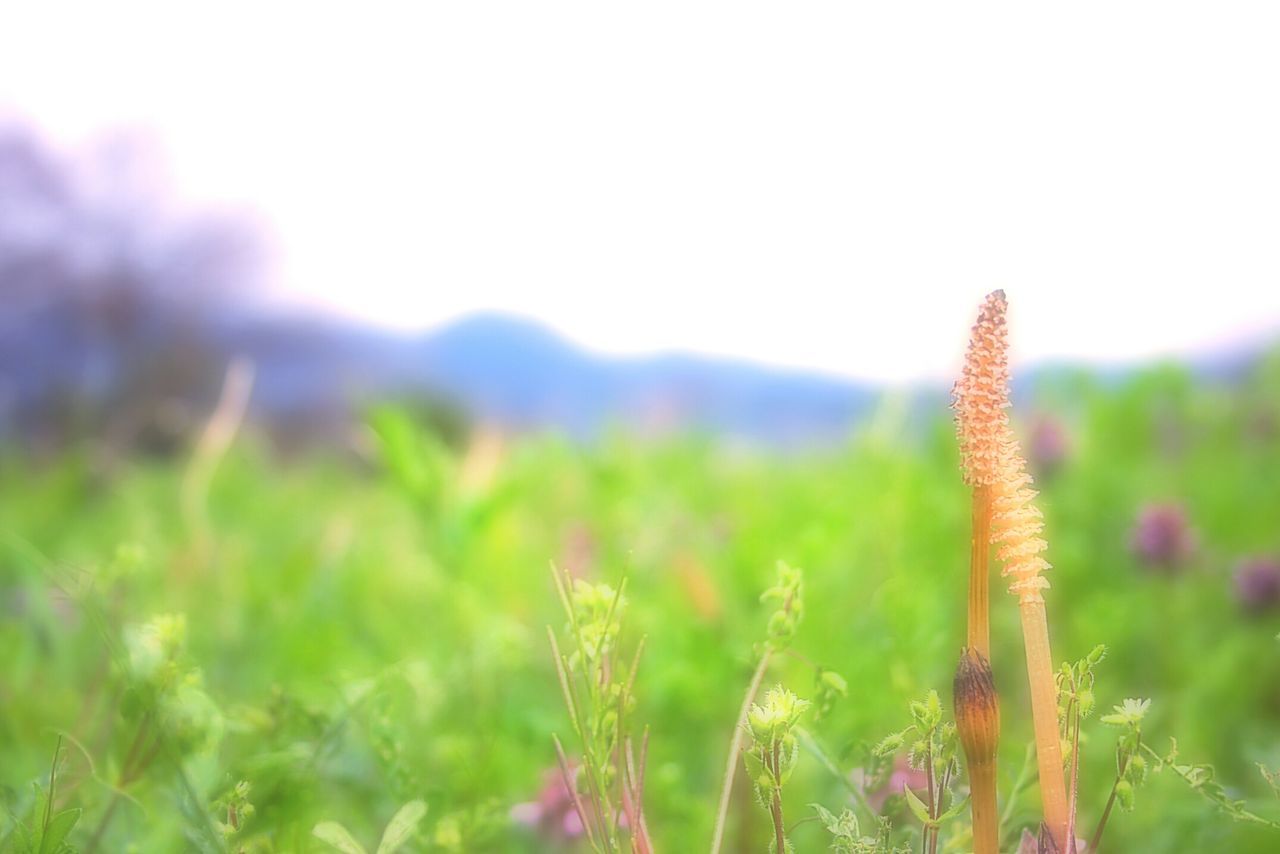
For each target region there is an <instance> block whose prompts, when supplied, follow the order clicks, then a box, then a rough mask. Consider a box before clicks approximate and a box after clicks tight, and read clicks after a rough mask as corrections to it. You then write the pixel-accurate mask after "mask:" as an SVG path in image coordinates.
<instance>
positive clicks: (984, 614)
mask: <svg viewBox="0 0 1280 854" xmlns="http://www.w3.org/2000/svg"><path fill="white" fill-rule="evenodd" d="M990 565H991V487H990V485H988V484H979V485H976V486H974V487H973V535H972V537H971V539H970V545H969V631H968V645H969V647H970V648H971V649H976V650H977V651H978V652H980V653H981V654H982V657H983V658H985V659H987V660H988V661H990V660H991V593H990V584H989V578H990V573H989V567H990Z"/></svg>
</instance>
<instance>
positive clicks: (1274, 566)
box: [1235, 557, 1280, 614]
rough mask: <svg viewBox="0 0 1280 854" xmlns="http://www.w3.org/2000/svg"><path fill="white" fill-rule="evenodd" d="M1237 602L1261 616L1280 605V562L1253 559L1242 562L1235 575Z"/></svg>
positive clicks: (1258, 558) (1265, 558) (1266, 558)
mask: <svg viewBox="0 0 1280 854" xmlns="http://www.w3.org/2000/svg"><path fill="white" fill-rule="evenodd" d="M1235 585H1236V600H1237V601H1238V602H1239V603H1240V607H1241V608H1242V609H1243V610H1245V611H1247V612H1249V613H1251V614H1261V613H1263V612H1264V611H1269V610H1271V609H1273V608H1275V607H1276V606H1277V605H1280V560H1276V559H1275V558H1271V557H1253V558H1248V559H1246V560H1243V561H1241V562H1240V565H1239V566H1238V567H1236V573H1235Z"/></svg>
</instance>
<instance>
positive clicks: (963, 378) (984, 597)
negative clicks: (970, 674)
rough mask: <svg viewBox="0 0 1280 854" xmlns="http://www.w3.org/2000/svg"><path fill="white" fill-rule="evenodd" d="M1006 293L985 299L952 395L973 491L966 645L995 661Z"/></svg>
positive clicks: (1006, 366)
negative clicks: (993, 569) (995, 505)
mask: <svg viewBox="0 0 1280 854" xmlns="http://www.w3.org/2000/svg"><path fill="white" fill-rule="evenodd" d="M1006 305H1007V304H1006V303H1005V298H1004V291H993V292H992V293H990V294H988V295H987V298H986V300H984V301H983V303H982V308H981V309H980V310H979V312H978V320H977V322H976V323H974V325H973V331H972V334H971V335H970V338H969V349H968V352H966V354H965V360H964V369H963V371H962V373H961V375H960V379H959V380H958V381H957V382H956V384H955V388H954V389H953V390H952V407H953V408H954V409H955V412H956V438H957V440H958V441H959V444H960V456H961V461H962V469H963V471H964V482H965V483H967V484H968V485H969V486H970V487H972V489H973V514H972V515H973V528H972V537H971V540H970V551H969V627H968V645H969V646H970V647H973V648H975V649H977V650H978V652H980V653H982V655H983V656H984V657H986V658H988V659H989V658H990V657H991V631H990V617H989V611H990V594H989V592H988V583H987V578H988V576H987V565H988V563H989V562H990V542H991V534H990V530H991V528H990V526H991V492H992V488H993V486H994V485H995V483H996V481H998V480H999V479H1000V463H1001V450H1002V449H1001V442H1000V437H1001V435H1002V432H1001V431H1002V428H1003V427H1004V425H1005V424H1006V422H1007V418H1006V416H1005V409H1007V408H1008V406H1009V360H1008V355H1007V353H1008V337H1009V336H1008V328H1007V325H1006V322H1005V311H1006Z"/></svg>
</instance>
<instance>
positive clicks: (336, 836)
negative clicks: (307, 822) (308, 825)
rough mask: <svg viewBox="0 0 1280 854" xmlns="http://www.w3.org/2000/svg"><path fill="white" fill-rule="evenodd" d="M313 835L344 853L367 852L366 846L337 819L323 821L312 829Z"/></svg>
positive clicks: (363, 853) (364, 853) (359, 853)
mask: <svg viewBox="0 0 1280 854" xmlns="http://www.w3.org/2000/svg"><path fill="white" fill-rule="evenodd" d="M311 835H312V836H314V837H315V838H316V839H319V840H320V841H321V842H327V843H328V844H329V847H331V848H333V849H334V850H336V851H341V852H342V854H366V852H365V850H364V846H363V845H361V844H360V843H359V842H356V840H355V839H354V838H353V837H352V836H351V834H350V833H349V832H348V831H347V829H346V828H345V827H343V826H342V825H340V824H338V823H337V822H336V821H322V822H320V823H319V824H317V825H316V826H315V827H313V828H312V829H311Z"/></svg>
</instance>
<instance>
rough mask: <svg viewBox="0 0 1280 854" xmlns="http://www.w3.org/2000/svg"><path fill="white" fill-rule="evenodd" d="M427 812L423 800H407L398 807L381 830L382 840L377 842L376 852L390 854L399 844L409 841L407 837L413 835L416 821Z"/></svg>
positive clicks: (416, 826) (416, 825)
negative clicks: (385, 827) (407, 801)
mask: <svg viewBox="0 0 1280 854" xmlns="http://www.w3.org/2000/svg"><path fill="white" fill-rule="evenodd" d="M426 814H427V805H426V804H425V803H424V802H423V801H409V803H407V804H405V805H404V806H402V807H400V809H399V810H398V811H397V812H396V814H395V815H394V816H392V817H391V821H389V822H387V829H386V830H384V831H383V832H382V841H381V842H379V843H378V852H377V854H392V852H393V851H395V850H397V849H398V848H399V847H400V846H401V845H404V844H405V843H406V842H408V841H409V837H411V836H413V832H414V831H415V830H417V828H418V822H420V821H422V817H423V816H424V815H426Z"/></svg>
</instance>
